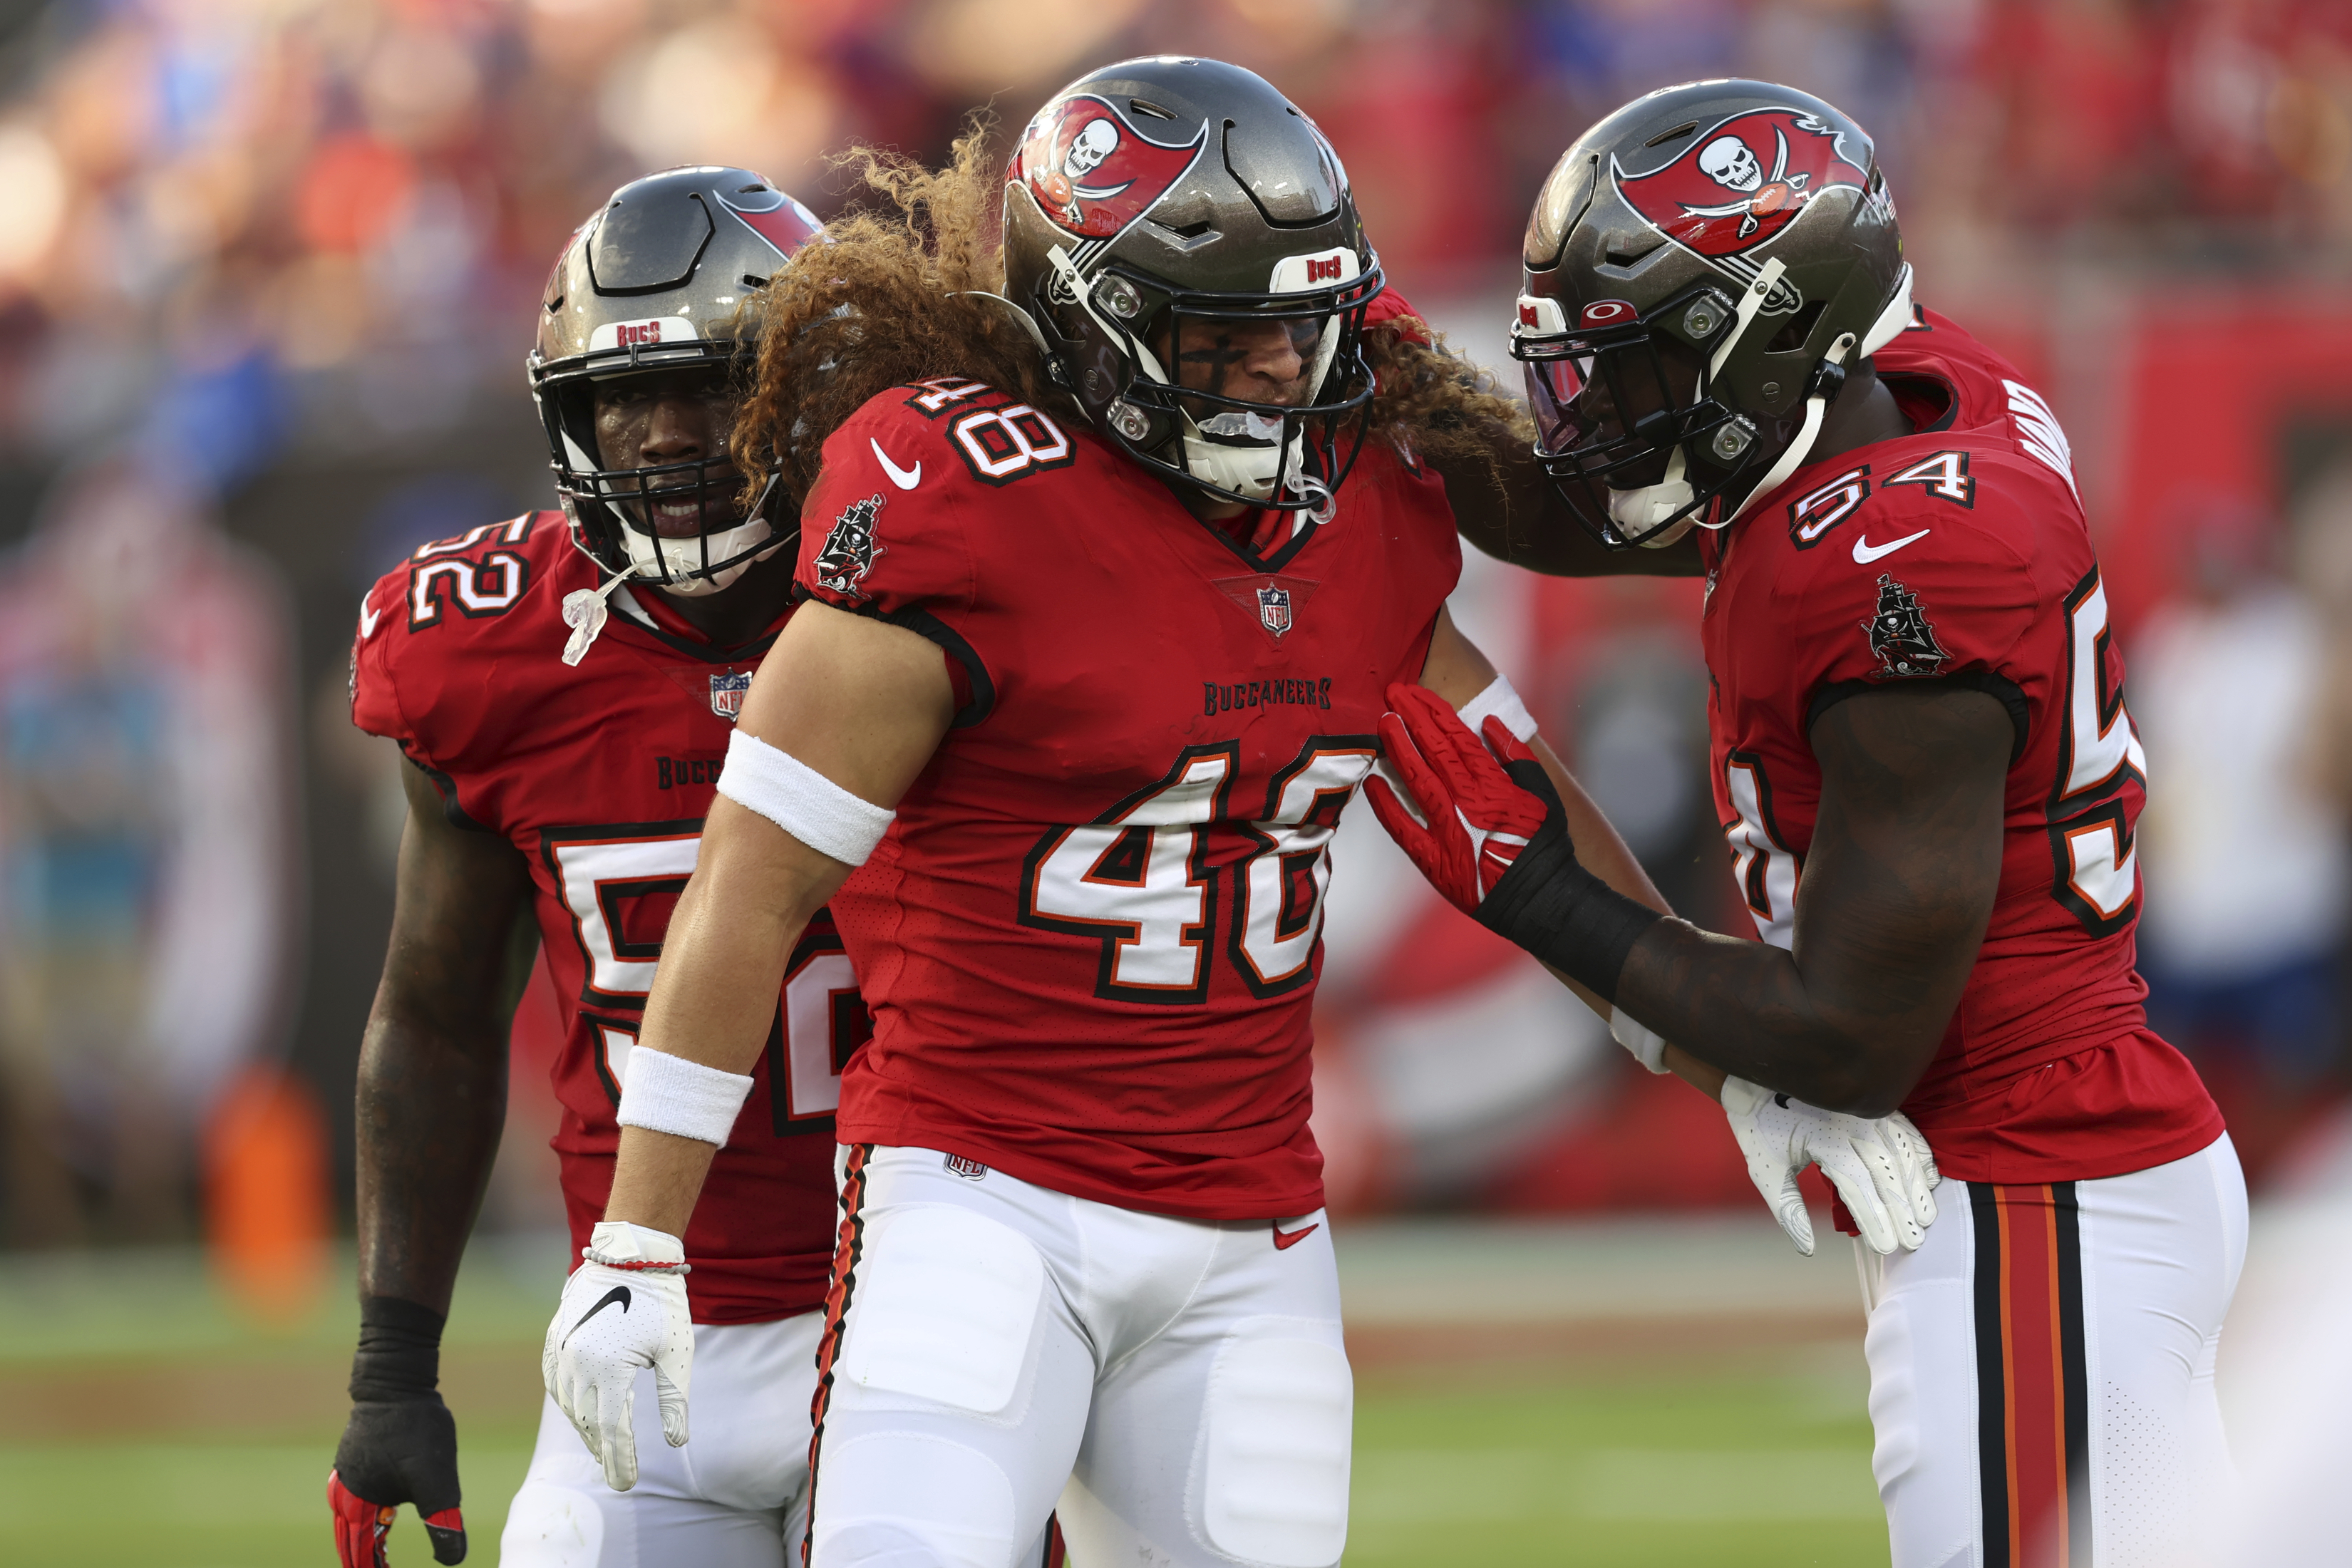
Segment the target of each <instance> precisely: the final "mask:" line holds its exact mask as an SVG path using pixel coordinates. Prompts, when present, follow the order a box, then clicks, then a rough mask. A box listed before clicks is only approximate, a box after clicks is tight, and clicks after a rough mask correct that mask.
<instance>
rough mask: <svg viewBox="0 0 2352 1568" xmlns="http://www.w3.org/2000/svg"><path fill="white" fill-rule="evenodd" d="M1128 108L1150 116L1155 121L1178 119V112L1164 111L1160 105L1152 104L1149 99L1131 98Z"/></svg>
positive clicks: (1128, 101)
mask: <svg viewBox="0 0 2352 1568" xmlns="http://www.w3.org/2000/svg"><path fill="white" fill-rule="evenodd" d="M1127 106H1128V107H1129V109H1132V110H1135V112H1136V113H1138V114H1148V115H1150V116H1151V118H1152V119H1154V120H1173V119H1175V118H1176V111H1175V110H1172V109H1162V108H1160V105H1158V104H1156V103H1154V102H1152V101H1151V100H1150V99H1148V98H1130V99H1129V100H1127Z"/></svg>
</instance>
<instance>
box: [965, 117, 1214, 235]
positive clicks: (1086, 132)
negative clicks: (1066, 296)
mask: <svg viewBox="0 0 2352 1568" xmlns="http://www.w3.org/2000/svg"><path fill="white" fill-rule="evenodd" d="M1208 137H1209V128H1208V127H1207V125H1205V124H1202V125H1199V126H1196V127H1194V129H1193V132H1192V136H1191V138H1190V139H1189V140H1187V141H1184V142H1155V141H1153V140H1152V139H1151V138H1150V137H1149V136H1146V135H1145V134H1144V133H1143V132H1141V131H1139V130H1138V129H1136V126H1135V124H1134V122H1133V121H1130V120H1129V119H1128V118H1127V117H1126V116H1125V115H1123V114H1121V113H1120V112H1119V111H1118V110H1117V109H1116V108H1114V107H1113V106H1112V105H1111V103H1110V101H1109V100H1108V99H1103V98H1097V97H1096V96H1095V95H1094V94H1093V93H1090V92H1082V93H1074V94H1072V95H1071V96H1069V97H1067V98H1063V99H1057V100H1055V101H1054V102H1052V103H1049V104H1047V105H1046V106H1045V108H1044V109H1043V110H1039V111H1038V114H1037V118H1036V119H1034V120H1033V121H1030V122H1029V129H1028V132H1027V133H1026V134H1025V135H1024V137H1023V138H1022V142H1021V150H1020V151H1019V152H1018V153H1014V154H1013V171H1012V179H1013V182H1015V183H1022V184H1027V185H1028V187H1029V192H1030V194H1031V195H1034V196H1035V197H1036V198H1037V205H1038V206H1040V207H1042V208H1043V209H1044V210H1045V216H1047V217H1048V218H1050V219H1051V220H1052V221H1053V223H1054V225H1055V227H1057V228H1060V229H1062V230H1064V231H1065V232H1066V233H1069V234H1072V235H1076V236H1077V237H1079V238H1081V239H1091V240H1103V239H1110V238H1113V237H1116V236H1117V235H1118V232H1119V231H1120V230H1121V229H1124V228H1125V227H1127V226H1128V225H1129V224H1131V223H1133V222H1134V221H1135V220H1136V219H1137V218H1139V217H1141V216H1143V215H1144V214H1145V213H1147V212H1149V211H1150V209H1151V207H1152V206H1153V205H1154V204H1156V203H1157V202H1158V201H1159V200H1160V197H1161V196H1163V195H1167V194H1168V190H1169V187H1170V186H1171V185H1173V184H1175V183H1176V182H1177V181H1178V180H1179V179H1181V178H1182V177H1183V174H1184V171H1185V170H1187V169H1189V168H1191V167H1192V161H1193V160H1194V159H1195V158H1197V157H1199V156H1200V155H1201V150H1202V148H1203V147H1205V146H1207V145H1208Z"/></svg>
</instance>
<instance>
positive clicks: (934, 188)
mask: <svg viewBox="0 0 2352 1568" xmlns="http://www.w3.org/2000/svg"><path fill="white" fill-rule="evenodd" d="M989 131H990V126H989V123H988V121H986V120H985V119H984V118H983V117H981V116H977V115H976V116H974V117H973V119H972V120H971V121H970V122H968V124H967V125H966V127H965V131H964V133H963V134H962V135H961V136H960V137H958V138H957V139H956V142H955V143H954V145H953V147H952V149H951V150H950V154H949V158H948V162H947V163H946V164H945V166H943V167H941V168H939V169H929V168H926V167H924V165H923V164H922V163H919V162H917V161H916V160H914V159H912V158H909V157H908V156H906V155H905V154H903V153H896V152H892V151H889V150H887V149H884V148H878V147H870V146H864V145H860V146H855V147H852V148H851V149H850V150H849V151H848V152H846V153H841V154H839V155H837V156H836V157H835V160H834V162H835V164H836V165H837V166H839V167H844V168H847V169H849V170H851V171H853V172H854V173H855V174H856V176H857V178H858V180H859V181H860V183H861V184H862V185H863V187H864V194H865V195H866V198H867V199H866V201H864V202H862V203H860V204H859V205H854V206H853V207H852V208H851V209H850V210H849V211H848V212H847V213H846V214H845V215H844V216H840V217H837V218H835V220H834V221H833V222H831V223H829V224H827V225H826V226H825V227H824V237H823V238H821V239H819V240H816V241H814V242H812V243H810V244H807V245H803V247H801V248H800V249H799V250H797V251H795V252H794V253H793V256H792V258H791V259H790V260H788V261H787V262H786V263H785V265H784V267H783V268H782V269H781V270H780V271H778V272H777V273H776V274H775V275H774V276H773V277H772V278H771V279H769V280H768V283H767V286H766V287H765V288H764V289H761V290H760V292H759V293H758V294H757V295H756V296H754V297H753V299H752V300H751V301H748V302H747V305H746V310H747V312H748V313H749V316H750V318H751V321H752V323H753V326H752V331H755V332H756V335H757V341H758V355H757V359H756V361H755V363H754V367H753V370H752V373H751V388H750V390H749V392H748V394H747V395H746V396H745V399H744V404H743V410H742V413H741V414H740V416H739V418H738V422H737V427H736V429H737V437H736V439H737V445H738V447H739V448H740V449H741V450H744V451H747V452H760V453H769V454H772V455H773V460H774V462H775V463H776V464H777V466H778V467H779V468H781V471H782V480H783V487H784V489H786V490H787V491H788V492H789V493H790V494H792V495H793V496H794V497H803V496H805V495H807V494H808V492H809V490H810V489H811V488H812V487H813V486H814V484H815V482H816V476H817V469H818V467H819V463H820V458H821V455H822V448H823V447H824V441H825V438H826V437H829V436H831V435H832V434H833V432H834V431H835V430H837V429H839V428H840V427H841V425H842V423H843V422H844V421H845V420H846V419H847V418H848V417H849V416H851V415H853V414H855V413H856V412H857V410H858V409H859V408H860V407H862V406H864V405H865V404H866V401H867V400H868V399H870V398H872V397H874V396H876V395H878V394H880V393H882V392H885V391H887V390H888V389H889V388H891V387H893V386H898V385H901V384H905V383H907V382H910V381H924V380H929V379H930V378H932V377H935V376H958V377H965V378H969V379H971V380H974V381H980V382H985V383H986V384H989V385H991V386H993V387H996V388H997V389H998V390H1000V391H1003V392H1006V393H1010V394H1012V395H1013V396H1015V397H1018V398H1019V399H1021V400H1022V401H1023V402H1024V403H1028V404H1030V405H1033V406H1036V407H1040V408H1045V409H1048V410H1051V411H1053V412H1055V413H1059V414H1064V415H1066V416H1069V417H1070V418H1071V419H1073V420H1076V422H1077V423H1079V424H1081V425H1083V424H1085V423H1086V422H1087V421H1086V417H1085V416H1084V414H1083V413H1082V412H1081V411H1080V410H1079V408H1078V405H1077V403H1076V400H1075V399H1073V398H1072V397H1071V396H1070V395H1069V394H1068V393H1066V392H1065V391H1064V390H1063V389H1062V388H1060V387H1058V386H1056V385H1055V384H1054V383H1053V381H1052V380H1051V379H1050V378H1049V377H1048V376H1047V375H1046V374H1045V358H1044V356H1043V355H1042V354H1040V353H1038V349H1037V344H1036V341H1035V340H1034V338H1032V337H1031V336H1030V335H1029V331H1028V328H1027V327H1026V326H1025V325H1024V323H1023V321H1021V320H1020V318H1018V317H1017V316H1016V315H1015V314H1014V313H1013V309H1012V308H1011V307H1010V306H1009V305H1008V304H1007V303H1006V301H1004V300H1003V299H1001V298H998V297H997V296H1000V295H1002V293H1003V289H1004V259H1003V250H1002V248H1001V246H1002V235H1001V233H1000V230H999V226H998V203H999V201H1000V199H1001V195H1000V193H1001V191H1002V188H1003V187H1002V181H1001V170H1000V168H999V163H998V160H997V159H996V158H995V157H994V156H993V155H992V153H991V150H990V148H989V145H988V141H989ZM883 323H887V327H881V330H877V327H880V325H881V324H883ZM1364 358H1365V360H1366V363H1369V364H1370V367H1371V369H1372V371H1373V373H1374V374H1375V375H1376V376H1377V377H1378V378H1379V380H1378V387H1379V390H1378V392H1377V394H1376V395H1374V397H1373V399H1372V409H1371V419H1370V429H1369V430H1368V431H1367V434H1366V439H1367V440H1368V441H1371V440H1385V441H1388V442H1391V444H1393V445H1395V446H1397V447H1401V448H1402V449H1405V450H1408V451H1411V452H1412V453H1414V454H1416V455H1418V456H1421V457H1423V458H1432V459H1434V460H1436V461H1437V462H1438V463H1439V465H1440V466H1441V467H1446V468H1450V467H1454V466H1455V465H1457V464H1468V465H1471V466H1474V467H1478V468H1484V469H1485V470H1486V472H1487V473H1488V474H1489V475H1492V476H1494V477H1495V479H1496V482H1499V479H1500V475H1499V470H1498V469H1497V468H1496V463H1497V458H1496V454H1497V453H1498V452H1502V451H1508V450H1511V449H1513V448H1517V449H1524V448H1525V447H1527V446H1528V443H1529V442H1530V441H1531V440H1532V438H1533V435H1534V432H1533V427H1532V426H1530V425H1529V423H1528V416H1527V411H1526V409H1525V407H1524V406H1523V405H1520V404H1519V403H1518V402H1517V400H1516V399H1514V398H1511V397H1509V396H1507V395H1504V393H1503V392H1502V391H1501V390H1500V388H1499V387H1498V386H1497V385H1496V383H1495V381H1494V378H1493V377H1492V376H1491V375H1488V374H1486V373H1485V372H1483V371H1481V370H1480V369H1479V368H1478V367H1477V366H1475V365H1474V364H1472V363H1470V362H1469V361H1468V360H1467V359H1465V358H1464V357H1463V356H1462V355H1461V354H1460V353H1457V352H1455V351H1454V350H1453V349H1451V348H1449V347H1448V346H1447V345H1446V344H1445V342H1444V339H1443V337H1441V336H1440V335H1439V334H1437V333H1435V332H1433V331H1431V330H1430V329H1429V327H1428V326H1427V324H1426V323H1424V322H1423V321H1419V320H1418V319H1417V318H1412V317H1400V318H1397V319H1395V320H1392V321H1384V322H1381V323H1380V324H1378V325H1377V326H1374V327H1371V328H1369V329H1368V330H1367V331H1365V333H1364ZM763 482H764V476H763V475H762V476H755V477H753V478H752V479H751V480H750V482H749V485H748V489H749V490H750V491H752V492H756V490H757V489H758V488H759V486H760V485H761V483H763Z"/></svg>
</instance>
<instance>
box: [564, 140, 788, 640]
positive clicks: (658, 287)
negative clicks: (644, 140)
mask: <svg viewBox="0 0 2352 1568" xmlns="http://www.w3.org/2000/svg"><path fill="white" fill-rule="evenodd" d="M817 229H818V223H817V219H816V216H815V215H814V213H812V212H810V211H809V210H808V208H806V207H804V206H803V205H801V204H800V203H798V202H796V201H794V200H793V198H792V197H790V196H788V195H785V194H784V193H783V192H782V191H780V190H778V189H776V187H775V186H774V185H773V184H771V183H770V182H769V181H768V180H767V179H766V178H764V177H763V176H761V175H759V174H753V173H752V172H751V171H750V170H749V169H731V168H722V167H718V166H707V167H698V168H683V169H669V170H665V171H664V172H662V173H660V174H648V175H646V177H645V178H643V179H641V180H633V181H631V182H630V183H629V184H625V185H623V186H622V187H621V188H620V189H618V190H616V191H614V193H613V195H612V197H611V199H610V200H608V201H606V202H605V204H604V206H603V207H601V208H599V209H598V210H597V212H596V214H595V216H593V217H591V218H590V219H589V220H588V221H587V222H586V223H584V224H583V225H581V226H580V228H579V229H578V230H577V231H576V232H575V233H574V234H573V235H572V238H571V240H570V241H569V242H567V243H566V244H565V246H564V247H563V254H562V256H561V257H560V258H558V259H557V261H556V263H555V270H554V271H553V272H552V273H551V274H550V275H549V277H548V279H547V289H546V292H545V293H544V295H543V296H542V297H541V310H540V315H539V342H538V345H537V347H535V348H534V349H533V350H532V351H531V354H530V391H531V397H532V399H533V400H534V401H535V402H536V403H537V404H538V405H539V416H540V422H541V424H542V425H543V426H545V427H546V431H547V444H548V451H549V455H550V463H551V467H553V468H554V470H555V490H556V494H557V495H558V496H560V497H561V498H562V503H563V510H564V511H565V513H566V514H568V515H569V516H570V517H571V519H572V528H573V530H574V534H575V537H576V538H577V539H578V541H579V542H580V544H581V546H582V548H583V549H584V550H586V551H587V552H588V553H589V554H591V555H593V556H594V557H595V558H596V560H597V562H598V563H600V564H601V565H603V566H604V569H605V570H606V571H608V572H611V573H614V574H616V576H620V577H633V578H638V579H643V580H645V581H647V582H650V583H653V584H657V585H659V586H660V587H662V588H664V589H667V591H668V592H670V593H673V594H708V593H713V592H716V591H717V590H719V589H720V588H724V587H726V586H727V585H728V584H730V583H732V582H734V581H735V579H736V578H738V577H740V576H741V575H742V574H744V573H745V572H746V571H748V570H750V569H751V563H752V562H753V561H754V560H756V559H759V558H761V557H764V556H767V555H772V554H773V553H774V552H777V551H779V550H782V549H783V548H784V547H785V546H787V545H789V544H790V543H792V542H793V540H794V539H795V538H796V537H797V536H798V529H797V522H796V521H795V519H794V518H793V517H792V516H790V515H787V516H785V517H782V518H781V519H780V518H778V517H777V516H775V515H774V514H775V513H776V512H777V510H779V502H778V499H777V496H776V485H777V480H776V476H775V472H774V469H773V467H772V465H771V466H770V467H769V472H768V480H767V484H766V486H765V488H763V489H761V491H760V494H759V498H758V500H756V501H755V502H754V503H753V504H752V505H751V506H750V507H749V508H746V507H744V506H743V505H742V504H741V502H740V496H741V492H742V489H743V480H744V477H745V476H744V472H743V470H742V468H740V466H739V464H740V462H741V460H742V459H741V454H738V453H732V452H729V451H727V450H725V449H724V447H719V448H717V449H714V450H712V451H709V452H706V453H704V454H702V455H701V456H700V457H698V458H693V459H691V460H689V461H686V462H677V463H656V464H652V465H649V466H646V467H642V468H606V467H604V463H603V461H602V459H601V458H600V456H599V454H598V451H597V447H596V428H595V389H596V387H597V385H598V384H600V383H606V382H610V381H614V380H616V379H620V378H625V377H630V376H650V375H656V374H660V375H675V374H677V372H679V371H681V370H685V371H696V370H700V371H705V372H707V373H708V374H709V375H710V376H712V377H713V378H716V379H719V380H720V381H722V382H724V381H726V380H728V379H730V378H733V377H736V376H738V375H739V374H744V373H745V372H746V371H747V370H748V365H747V363H744V362H748V360H749V358H750V355H751V352H752V349H753V340H752V338H751V334H750V332H749V331H748V329H747V330H746V331H745V333H744V336H743V337H742V339H741V340H740V342H739V341H738V338H737V336H736V333H737V331H738V329H739V321H738V312H739V310H740V308H741V306H742V303H743V301H744V300H746V299H747V298H748V297H749V296H750V295H751V294H752V293H753V292H755V291H756V290H757V289H759V288H760V286H761V285H762V284H763V283H765V282H766V281H767V280H768V279H769V277H770V276H771V275H772V274H773V273H774V272H775V270H776V269H777V268H780V267H782V265H783V261H784V258H785V257H787V256H789V255H791V254H792V253H793V251H794V250H797V249H798V248H799V247H801V246H803V245H804V244H806V243H807V242H808V240H809V239H810V237H812V236H814V234H815V233H816V232H817ZM739 355H740V360H739ZM657 510H666V511H667V512H668V513H670V514H671V516H672V518H673V519H674V518H676V517H677V516H678V515H680V514H685V515H687V516H689V517H691V518H693V519H694V520H695V521H693V522H692V523H691V525H690V531H682V532H679V531H672V532H661V531H656V521H655V520H656V512H657ZM787 510H788V509H787ZM671 526H673V527H675V523H673V524H671Z"/></svg>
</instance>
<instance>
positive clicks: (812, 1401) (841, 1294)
mask: <svg viewBox="0 0 2352 1568" xmlns="http://www.w3.org/2000/svg"><path fill="white" fill-rule="evenodd" d="M873 1152H874V1146H873V1145H872V1144H871V1143H852V1144H851V1145H850V1146H849V1155H848V1158H847V1160H846V1161H845V1162H844V1164H843V1168H842V1177H841V1237H840V1240H839V1241H838V1242H837V1243H835V1247H834V1249H833V1282H832V1284H830V1285H829V1286H827V1287H826V1289H825V1294H824V1331H823V1332H822V1333H820V1334H819V1335H818V1336H817V1342H816V1392H815V1393H814V1394H812V1395H811V1396H810V1398H809V1482H808V1484H809V1508H808V1534H807V1535H806V1536H805V1537H803V1540H802V1542H801V1563H802V1568H807V1565H808V1562H809V1557H810V1554H811V1553H812V1552H814V1550H815V1547H816V1454H817V1449H818V1448H819V1447H822V1446H823V1444H824V1411H825V1406H826V1405H827V1404H829V1403H830V1402H831V1399H832V1396H833V1363H834V1359H835V1357H836V1356H838V1355H839V1354H840V1353H841V1327H842V1322H843V1321H844V1320H845V1319H846V1318H847V1317H848V1316H849V1293H850V1291H851V1290H852V1289H856V1268H857V1259H858V1258H859V1257H860V1255H862V1254H863V1252H864V1251H865V1247H866V1160H867V1159H868V1158H869V1157H871V1156H872V1154H873Z"/></svg>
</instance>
